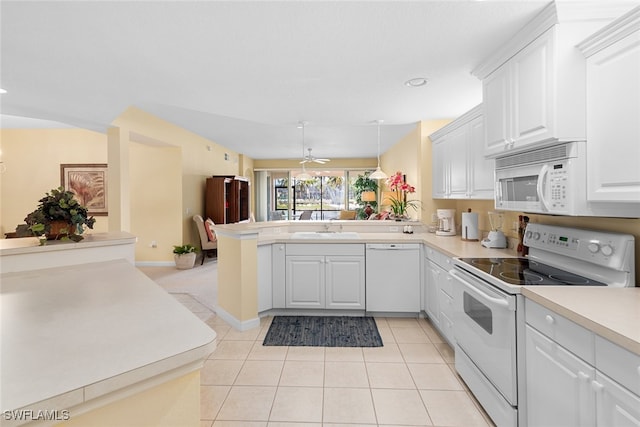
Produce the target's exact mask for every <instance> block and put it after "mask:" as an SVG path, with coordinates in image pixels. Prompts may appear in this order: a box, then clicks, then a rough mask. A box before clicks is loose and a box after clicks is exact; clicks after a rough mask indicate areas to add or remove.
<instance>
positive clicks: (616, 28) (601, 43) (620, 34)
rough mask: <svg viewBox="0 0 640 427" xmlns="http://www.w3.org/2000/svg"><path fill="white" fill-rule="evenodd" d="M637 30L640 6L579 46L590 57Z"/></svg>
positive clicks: (639, 20)
mask: <svg viewBox="0 0 640 427" xmlns="http://www.w3.org/2000/svg"><path fill="white" fill-rule="evenodd" d="M636 31H640V6H638V7H636V8H635V9H633V10H631V11H630V12H629V13H627V14H626V15H623V16H621V17H620V18H619V19H616V20H615V21H613V22H611V23H610V24H609V25H607V26H606V27H604V28H602V29H601V30H599V31H598V32H596V33H595V34H593V35H592V36H590V37H588V38H587V39H585V40H584V41H582V42H581V43H579V44H578V46H577V48H578V49H580V50H581V51H582V53H583V54H584V56H585V57H587V58H588V57H590V56H591V55H593V54H595V53H597V52H599V51H601V50H602V49H605V48H607V47H609V46H611V45H612V44H614V43H615V42H617V41H620V40H622V39H623V38H625V37H627V36H629V35H630V34H632V33H634V32H636Z"/></svg>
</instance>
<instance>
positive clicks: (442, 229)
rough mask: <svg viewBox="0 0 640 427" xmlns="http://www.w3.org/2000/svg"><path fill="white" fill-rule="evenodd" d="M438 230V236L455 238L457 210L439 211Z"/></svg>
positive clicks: (437, 211)
mask: <svg viewBox="0 0 640 427" xmlns="http://www.w3.org/2000/svg"><path fill="white" fill-rule="evenodd" d="M436 216H437V217H438V228H437V229H436V236H455V235H456V221H455V217H456V210H455V209H437V210H436Z"/></svg>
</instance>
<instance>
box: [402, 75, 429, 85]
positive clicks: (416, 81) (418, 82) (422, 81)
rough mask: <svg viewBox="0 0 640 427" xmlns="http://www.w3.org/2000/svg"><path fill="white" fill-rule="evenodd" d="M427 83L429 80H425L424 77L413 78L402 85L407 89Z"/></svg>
mask: <svg viewBox="0 0 640 427" xmlns="http://www.w3.org/2000/svg"><path fill="white" fill-rule="evenodd" d="M428 81H429V80H427V78H426V77H415V78H413V79H409V80H407V81H406V82H404V85H405V86H409V87H420V86H424V85H426V84H427V82H428Z"/></svg>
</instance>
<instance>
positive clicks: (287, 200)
mask: <svg viewBox="0 0 640 427" xmlns="http://www.w3.org/2000/svg"><path fill="white" fill-rule="evenodd" d="M363 172H364V171H363V170H335V171H318V172H309V173H310V174H311V176H312V177H311V178H310V179H306V180H299V179H297V178H296V177H297V175H298V174H300V171H299V170H298V171H258V172H257V173H256V180H258V181H260V180H264V183H265V185H260V183H258V185H256V187H255V188H256V193H257V194H256V201H257V203H256V204H259V203H260V202H259V201H262V200H264V201H266V206H262V207H261V206H256V212H257V216H256V219H257V220H258V221H275V220H281V219H297V218H298V217H299V216H300V214H301V213H302V212H303V211H308V210H310V211H312V212H313V213H312V215H311V219H314V220H327V219H332V218H338V215H339V212H340V211H341V210H356V209H358V208H360V207H361V206H360V205H358V204H357V203H356V198H355V193H354V187H353V183H354V182H355V180H356V179H357V178H358V175H360V174H362V173H363ZM261 191H262V192H267V193H268V194H260V192H261ZM263 203H264V202H263ZM261 212H263V213H264V214H261Z"/></svg>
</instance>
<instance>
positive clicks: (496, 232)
mask: <svg viewBox="0 0 640 427" xmlns="http://www.w3.org/2000/svg"><path fill="white" fill-rule="evenodd" d="M488 214H489V224H491V231H489V234H488V235H487V237H486V238H485V239H482V242H481V244H482V246H484V247H485V248H503V249H504V248H506V247H507V237H506V236H505V235H504V233H503V232H502V224H503V223H504V215H503V214H502V213H500V212H489V213H488Z"/></svg>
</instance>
